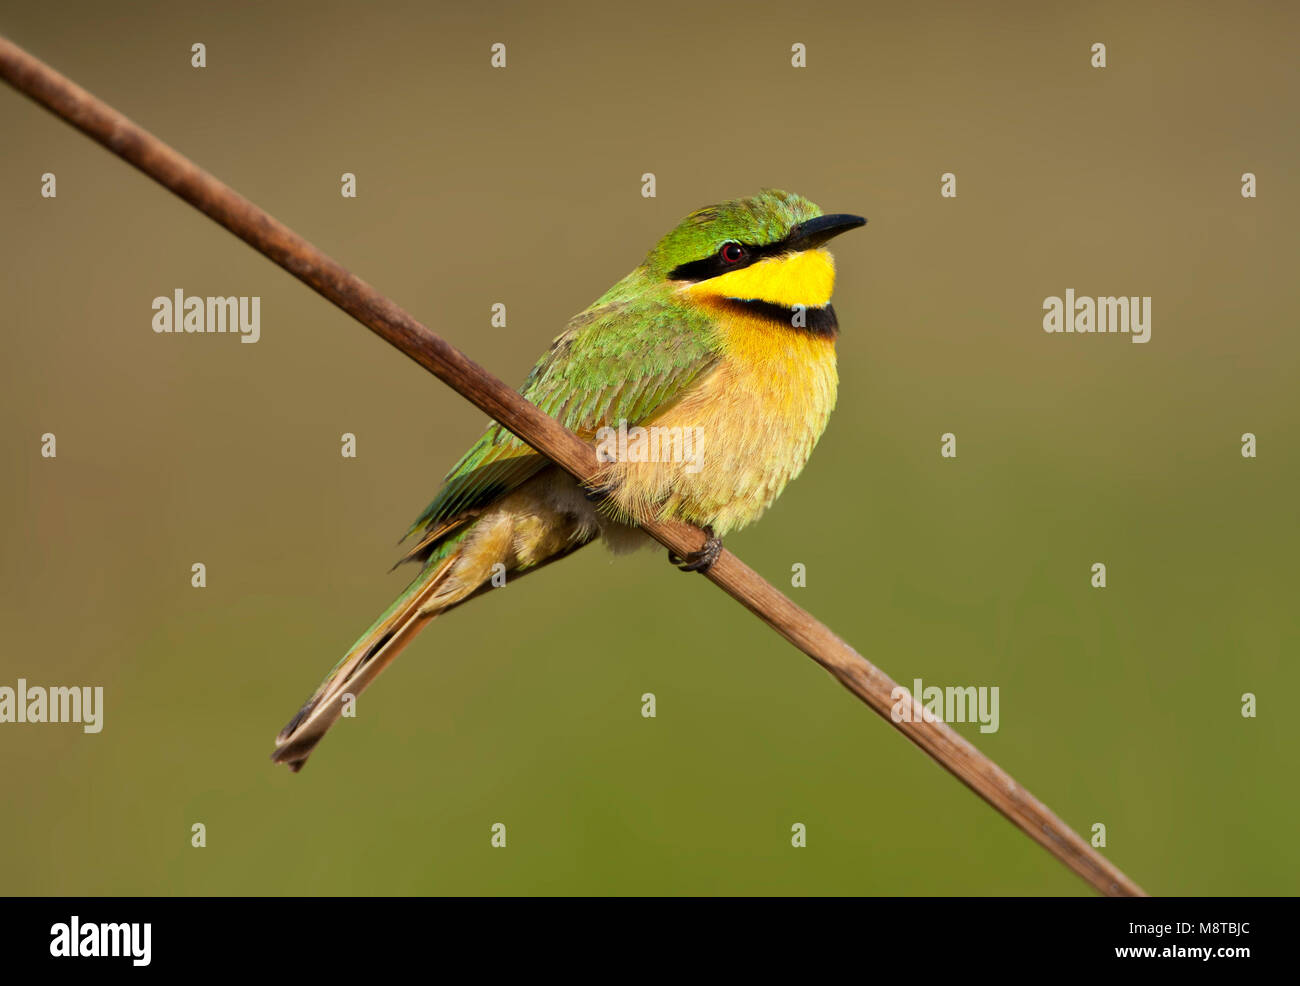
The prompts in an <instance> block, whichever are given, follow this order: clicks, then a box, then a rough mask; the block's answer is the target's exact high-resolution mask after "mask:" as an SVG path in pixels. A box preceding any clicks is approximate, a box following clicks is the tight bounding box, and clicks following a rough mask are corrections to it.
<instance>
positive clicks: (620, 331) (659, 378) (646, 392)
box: [407, 288, 718, 549]
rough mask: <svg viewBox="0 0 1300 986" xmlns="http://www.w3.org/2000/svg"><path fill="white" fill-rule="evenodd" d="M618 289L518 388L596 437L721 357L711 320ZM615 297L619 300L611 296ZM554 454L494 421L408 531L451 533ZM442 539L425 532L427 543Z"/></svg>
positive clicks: (645, 416) (646, 411)
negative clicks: (630, 296)
mask: <svg viewBox="0 0 1300 986" xmlns="http://www.w3.org/2000/svg"><path fill="white" fill-rule="evenodd" d="M617 292H618V289H617V288H616V289H615V290H614V291H611V292H610V294H609V295H607V296H606V297H605V298H602V299H601V301H599V302H597V303H596V304H595V305H593V306H592V307H591V308H589V309H588V310H587V311H585V312H583V313H582V314H580V315H577V316H575V317H574V318H573V319H572V320H571V321H570V322H569V325H568V327H567V328H566V329H565V330H564V332H562V333H561V334H560V335H559V336H557V337H556V339H555V341H554V342H553V343H552V344H551V349H550V351H549V352H548V353H547V354H546V355H545V356H543V357H542V358H541V360H539V361H538V363H537V365H536V366H534V367H533V370H532V372H531V373H530V374H529V375H528V380H527V381H526V382H525V383H524V386H523V387H522V388H520V392H521V393H522V394H523V395H524V396H525V397H527V398H528V400H530V401H532V403H534V404H536V405H537V406H538V407H539V408H541V409H542V410H543V411H545V412H546V413H547V414H549V415H551V416H552V417H553V418H556V419H557V420H559V421H560V422H561V423H562V424H563V425H564V426H565V427H566V428H568V429H569V430H570V431H573V432H575V433H576V434H578V435H579V436H580V437H582V438H586V439H591V438H593V437H594V435H595V433H596V431H597V430H599V429H600V428H601V427H603V426H605V425H609V426H611V427H616V426H617V425H618V422H619V421H620V420H621V419H626V421H627V423H628V425H629V426H631V425H635V424H638V423H640V422H643V421H646V420H649V419H650V418H653V417H654V416H655V415H656V414H658V413H659V412H661V411H663V410H665V409H666V408H668V407H670V406H672V405H673V404H674V403H676V402H677V401H678V400H680V399H681V396H682V395H683V394H684V393H685V392H686V391H687V389H688V388H689V387H690V385H691V384H692V383H693V382H694V381H695V380H697V379H698V378H699V377H700V376H701V375H702V374H703V373H704V372H705V371H707V370H708V369H709V368H710V367H712V366H713V364H714V363H715V362H716V360H717V356H718V354H717V352H716V351H715V350H714V348H713V339H712V335H711V326H710V323H709V322H708V320H707V319H706V318H705V317H703V316H702V315H700V314H699V313H697V312H694V311H692V310H691V309H690V308H687V307H685V306H681V305H677V304H674V303H673V301H672V299H671V298H665V299H663V300H659V301H647V300H646V299H645V298H644V297H642V298H640V299H636V300H632V299H627V298H620V297H618V295H617ZM611 299H612V300H611ZM548 462H549V460H548V459H547V458H546V457H545V456H542V455H540V454H538V453H537V452H535V451H533V449H532V448H530V447H529V446H528V445H527V444H525V443H524V442H522V441H520V440H519V439H518V438H516V437H515V436H514V435H512V434H511V433H510V432H509V431H507V430H506V429H505V428H503V427H502V426H501V425H499V424H496V423H495V422H493V424H492V425H491V426H490V427H489V428H488V430H487V432H486V434H484V435H483V437H482V438H480V439H479V440H478V442H477V443H476V444H475V445H474V447H473V448H471V449H470V450H469V451H468V452H466V453H465V455H464V457H463V458H462V459H461V460H460V462H458V463H457V464H456V466H455V468H453V469H452V470H451V472H450V473H448V474H447V477H446V479H445V480H444V485H443V487H442V489H441V490H440V491H439V493H438V495H437V496H436V497H435V498H434V500H433V502H432V503H430V504H429V506H428V507H427V508H425V511H424V513H423V514H421V515H420V518H419V519H418V520H417V521H416V522H415V523H414V524H413V525H412V526H411V529H410V531H408V532H407V536H410V534H412V533H414V532H415V531H417V530H419V529H420V528H421V527H423V528H425V529H426V530H428V531H429V532H431V533H432V532H435V531H438V530H439V529H444V530H445V531H446V533H447V534H450V533H451V531H452V530H454V529H455V528H456V527H458V526H460V525H459V524H458V523H456V522H457V520H458V518H463V517H464V516H465V515H466V514H467V513H468V512H470V511H474V510H476V509H479V508H482V507H485V506H487V505H488V504H491V503H493V502H495V501H496V500H497V499H499V498H500V497H502V496H503V495H505V494H506V493H508V492H510V491H511V490H513V489H515V488H516V487H518V486H519V485H520V484H522V483H524V482H525V481H527V480H528V479H531V478H532V477H533V476H535V475H536V474H537V473H538V472H540V471H541V470H542V469H543V468H545V467H546V465H547V464H548ZM438 540H441V538H440V537H439V536H438V535H436V534H435V535H434V536H432V537H429V536H426V538H425V540H424V542H423V543H422V544H421V545H420V548H421V549H431V548H432V547H434V546H435V545H436V542H437V541H438Z"/></svg>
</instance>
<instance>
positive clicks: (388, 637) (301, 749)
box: [271, 552, 460, 773]
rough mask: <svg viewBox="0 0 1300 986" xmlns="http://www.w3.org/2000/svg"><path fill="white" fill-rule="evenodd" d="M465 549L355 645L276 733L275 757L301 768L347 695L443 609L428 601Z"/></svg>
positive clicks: (420, 581)
mask: <svg viewBox="0 0 1300 986" xmlns="http://www.w3.org/2000/svg"><path fill="white" fill-rule="evenodd" d="M459 557H460V555H459V552H458V553H456V554H453V555H451V556H450V557H448V558H446V559H444V560H442V561H440V562H438V563H437V564H436V565H435V566H434V567H432V568H430V569H428V570H427V571H425V572H424V573H422V574H421V575H420V576H419V577H418V578H417V579H416V580H415V581H414V582H412V583H411V585H410V586H409V587H408V588H407V589H406V591H405V592H403V593H402V595H401V596H399V597H398V599H397V601H396V602H394V603H393V605H392V606H390V607H389V608H388V611H387V612H385V613H384V615H383V616H381V617H380V618H379V619H378V621H376V623H375V625H374V626H372V627H371V628H370V629H369V630H367V631H366V632H365V634H363V635H362V637H361V639H360V640H358V641H357V642H356V643H355V644H353V645H352V648H351V649H350V650H349V651H348V652H347V654H346V655H344V657H343V660H341V661H340V662H339V663H338V664H337V665H335V666H334V669H333V670H332V671H331V672H330V673H329V675H328V676H326V678H325V680H324V681H323V682H322V683H321V686H320V687H319V688H318V689H316V693H315V694H314V695H312V697H311V698H309V699H308V700H307V702H306V704H305V705H303V707H302V708H301V709H300V710H299V711H298V714H297V715H296V716H294V717H293V719H291V720H290V721H289V724H288V725H286V726H285V727H284V729H282V730H280V734H279V735H278V736H277V737H276V738H275V742H276V747H275V752H274V753H272V754H271V759H272V760H273V761H275V762H276V763H283V764H287V765H288V767H289V769H290V770H292V771H294V772H295V773H297V772H298V771H299V770H301V769H302V766H303V764H304V763H306V762H307V757H309V756H310V755H311V752H312V750H313V749H315V747H316V744H317V743H319V742H320V741H321V738H322V737H323V736H324V735H325V733H326V732H327V731H328V730H329V728H330V727H331V726H332V725H334V723H335V722H337V721H338V718H339V716H340V715H342V713H343V698H344V696H345V695H352V696H357V695H360V694H361V692H362V691H363V690H364V689H365V688H366V686H367V685H369V684H370V683H371V682H372V681H374V680H375V678H376V677H378V675H379V673H380V672H381V671H383V670H384V668H386V667H388V665H389V664H390V663H392V661H393V658H395V657H397V655H398V654H400V653H401V651H402V648H404V647H405V646H406V645H407V644H408V643H410V642H411V640H412V639H413V638H414V637H415V635H416V634H417V633H419V632H420V630H421V629H423V628H424V626H425V624H427V623H428V622H429V621H430V620H432V619H433V618H434V617H435V616H437V615H438V612H439V610H437V609H432V608H429V607H428V604H429V603H430V601H431V600H432V599H433V597H434V596H435V595H436V594H437V592H438V589H439V588H441V587H442V585H443V583H444V582H445V581H446V579H447V576H448V574H449V573H450V572H451V569H452V566H453V565H455V563H456V561H457V559H458V558H459Z"/></svg>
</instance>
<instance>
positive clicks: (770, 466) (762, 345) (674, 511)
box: [603, 315, 838, 536]
mask: <svg viewBox="0 0 1300 986" xmlns="http://www.w3.org/2000/svg"><path fill="white" fill-rule="evenodd" d="M718 324H719V331H720V332H721V334H722V337H723V338H722V343H723V345H722V346H721V347H720V348H721V351H722V352H724V353H725V354H726V356H725V357H724V358H723V359H722V360H721V361H720V362H719V363H718V364H717V365H716V366H715V367H714V368H713V369H712V370H711V371H710V372H709V374H708V375H707V376H706V377H705V378H704V379H703V380H701V381H700V382H699V383H698V384H697V385H696V386H695V387H693V388H692V389H691V391H690V392H689V393H688V394H687V395H686V396H685V397H683V399H682V400H681V401H679V402H678V403H677V404H675V405H674V406H673V407H672V408H670V409H669V410H668V411H666V412H665V413H663V414H662V415H660V416H659V417H657V418H655V419H654V420H652V421H649V422H646V423H645V426H644V427H645V428H646V430H647V432H649V433H650V436H651V439H652V440H651V442H650V448H651V450H654V449H655V447H656V446H655V443H654V441H653V436H654V429H655V428H659V429H661V431H660V434H669V435H671V436H672V441H667V440H665V441H663V442H661V443H660V444H659V446H658V448H659V450H660V452H661V453H662V452H664V451H665V450H671V451H672V452H673V453H674V456H669V458H673V457H675V453H676V449H677V448H679V447H680V446H679V445H678V444H677V442H676V438H677V433H676V432H675V431H674V429H682V434H683V435H684V434H686V433H687V431H688V430H690V433H691V435H693V436H695V438H696V439H697V441H695V442H693V443H692V444H691V446H690V447H689V448H687V449H686V450H685V451H686V452H687V453H689V455H683V456H681V459H682V460H683V461H648V462H628V461H623V462H616V463H612V464H611V465H610V466H609V467H607V471H606V474H605V476H604V477H603V479H604V483H605V485H606V486H607V488H612V490H613V494H612V496H611V504H612V507H613V509H614V511H615V516H616V517H621V518H624V519H630V520H637V519H641V518H646V517H653V516H658V517H660V518H674V519H680V520H686V521H689V522H691V523H693V524H699V525H706V524H707V525H710V526H712V528H713V530H714V532H715V533H716V534H718V535H719V536H723V535H725V534H726V533H728V532H729V531H734V530H738V529H739V528H741V527H743V526H745V525H746V524H749V523H752V522H753V521H755V520H757V519H758V517H759V516H761V515H762V513H763V512H764V511H765V510H766V509H767V508H768V507H769V506H770V505H771V504H772V501H773V500H775V499H776V498H777V496H779V495H780V493H781V491H782V490H783V489H785V486H786V484H787V483H788V482H790V480H792V479H793V478H794V477H795V476H797V475H799V473H800V471H801V470H802V469H803V467H804V465H805V464H806V463H807V462H808V457H809V456H810V455H811V454H812V450H813V447H814V446H815V445H816V444H817V440H818V439H819V438H820V437H821V434H822V432H823V431H824V430H825V428H826V423H827V420H828V419H829V418H830V414H831V411H832V410H833V409H834V407H835V394H836V386H837V382H838V378H837V375H836V371H835V340H834V338H833V337H831V336H827V335H819V334H815V333H811V332H808V331H806V330H801V329H795V328H792V327H790V326H789V325H788V324H786V323H785V322H783V321H774V320H771V319H767V318H763V317H760V316H752V315H727V316H726V317H723V318H720V319H719V323H718ZM659 458H660V459H661V460H662V459H663V458H665V456H664V455H663V454H661V455H660V456H659Z"/></svg>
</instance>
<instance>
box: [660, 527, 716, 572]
mask: <svg viewBox="0 0 1300 986" xmlns="http://www.w3.org/2000/svg"><path fill="white" fill-rule="evenodd" d="M704 533H705V534H707V535H708V537H707V538H706V539H705V541H704V546H703V547H702V548H700V549H699V550H698V551H692V552H690V553H689V554H687V555H686V557H685V558H682V557H679V556H678V555H676V554H674V553H673V552H671V551H670V552H668V560H669V561H670V562H672V563H673V564H674V565H676V566H677V567H678V568H679V569H681V570H682V571H683V572H707V571H708V570H709V569H710V568H712V567H713V563H714V562H715V561H717V560H718V556H719V555H720V554H722V538H720V537H718V536H717V535H716V534H714V533H713V528H711V527H706V528H705V529H704Z"/></svg>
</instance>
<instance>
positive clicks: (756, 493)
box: [271, 189, 866, 773]
mask: <svg viewBox="0 0 1300 986" xmlns="http://www.w3.org/2000/svg"><path fill="white" fill-rule="evenodd" d="M865 223H866V219H864V218H862V217H861V216H855V215H848V214H843V213H836V214H830V215H827V214H824V213H823V212H822V210H821V209H820V208H819V207H817V206H816V205H814V204H813V203H812V202H810V201H809V200H807V199H805V198H803V197H802V196H799V195H796V194H793V193H790V192H786V191H782V190H780V189H764V190H763V191H761V192H760V193H759V194H757V195H752V196H748V197H744V198H738V199H732V200H729V201H725V202H721V203H718V204H716V205H711V206H707V207H705V208H702V209H697V210H696V211H694V212H692V213H691V214H690V215H688V216H687V217H686V218H685V219H683V220H682V221H681V223H679V224H678V225H677V226H676V227H675V228H674V229H673V230H672V231H671V232H669V233H668V234H667V235H666V236H664V237H663V238H662V239H661V240H659V242H658V243H657V244H655V246H654V248H653V249H652V250H651V251H650V252H649V254H647V255H646V257H645V259H644V260H643V261H642V262H641V264H640V265H639V266H637V267H636V268H635V269H634V270H633V271H632V272H631V273H629V274H628V275H627V276H626V277H624V278H623V279H622V280H620V281H619V282H618V283H616V284H615V285H614V286H613V287H612V288H610V289H609V290H608V291H606V292H605V293H604V294H603V295H601V297H600V298H598V299H597V300H596V301H595V302H594V303H593V304H592V305H591V306H590V307H588V308H587V309H586V310H585V311H582V312H580V313H579V314H577V315H575V316H574V317H573V318H572V319H570V320H569V322H568V324H567V325H566V326H565V328H564V331H563V332H561V333H560V334H559V335H558V336H557V337H556V338H555V339H554V341H553V342H552V343H551V346H550V349H549V350H548V351H547V352H546V354H545V355H543V356H542V358H541V359H540V360H538V362H537V363H536V365H535V366H534V367H533V369H532V371H531V372H530V373H529V375H528V378H527V380H526V381H525V383H524V385H523V386H522V387H521V388H520V393H521V394H522V395H523V396H524V397H525V398H526V399H528V400H529V401H531V402H532V403H533V404H535V405H536V406H537V407H539V408H540V409H541V410H543V411H545V412H546V413H547V414H549V415H551V416H552V417H554V418H556V419H557V420H558V421H560V422H561V423H562V424H563V425H565V427H567V428H569V429H570V430H571V431H573V432H574V433H575V434H577V435H578V436H579V437H580V438H582V439H583V440H585V441H588V442H590V443H592V444H593V446H595V447H596V449H597V461H598V463H600V465H599V470H598V472H597V474H596V476H595V478H594V479H593V480H591V481H589V482H588V483H586V484H581V483H579V482H578V480H576V479H574V478H573V477H572V476H570V475H569V474H568V473H566V472H564V471H563V470H562V469H561V468H560V467H559V466H557V465H555V464H554V463H552V462H551V461H550V460H548V459H547V458H546V457H544V456H542V455H541V454H539V453H538V452H536V451H535V450H533V449H532V448H531V447H530V446H528V445H527V444H525V443H524V442H523V441H522V440H520V439H519V438H517V437H515V436H514V435H513V434H512V433H511V432H509V431H508V430H506V429H505V428H504V427H503V426H501V425H500V424H498V423H496V422H489V426H488V428H487V431H486V432H485V433H484V434H483V436H482V437H481V438H480V439H479V440H478V442H477V443H475V444H474V445H473V447H471V448H470V450H469V451H468V452H466V453H465V455H464V456H463V457H462V458H461V459H460V461H459V462H457V463H456V465H455V466H454V467H453V468H452V469H451V471H450V472H449V473H448V474H447V476H446V478H445V480H444V482H443V485H442V488H441V489H440V490H439V491H438V493H437V495H436V496H435V497H434V498H433V501H432V502H431V503H430V504H429V505H428V507H427V508H426V509H425V510H424V512H423V513H422V514H421V515H420V516H419V518H418V519H417V520H416V521H415V523H414V524H412V525H411V527H410V529H409V530H408V531H407V533H406V536H405V537H404V538H403V539H402V542H399V544H401V543H404V542H407V541H408V540H410V539H414V543H413V544H412V545H411V546H410V547H409V549H408V550H407V551H406V553H405V555H404V556H403V557H402V559H401V560H400V561H399V564H401V563H402V562H411V563H415V564H418V565H419V566H420V570H419V574H418V575H417V576H416V577H415V579H414V580H413V581H412V582H411V583H410V585H409V586H407V588H406V589H405V590H404V591H403V592H402V594H401V595H400V596H398V598H397V599H396V600H395V601H394V602H393V604H392V605H391V606H390V607H389V608H388V609H387V610H386V611H385V612H384V613H383V615H382V616H380V617H379V619H378V620H376V621H375V623H374V624H373V625H372V626H371V627H370V628H369V629H368V630H367V631H366V632H365V633H364V634H362V636H361V637H360V639H358V640H357V642H356V643H355V644H353V645H352V647H351V648H350V649H349V650H348V651H347V653H346V654H345V655H344V657H343V658H342V659H341V660H340V661H339V662H338V664H336V665H335V666H334V668H332V669H331V671H330V672H329V674H328V675H327V676H326V677H325V680H324V681H323V682H322V683H321V685H320V686H319V687H318V688H317V690H316V691H315V693H313V695H312V696H311V697H310V698H309V699H308V700H307V702H306V703H305V704H304V705H303V706H302V708H301V709H300V710H299V712H298V713H297V714H296V715H295V716H294V717H293V718H292V719H291V720H290V721H289V723H288V724H287V725H286V726H285V727H284V728H283V729H282V730H281V731H280V733H279V734H278V735H277V736H276V740H275V742H276V745H275V750H274V752H273V753H272V755H271V759H272V760H273V761H274V762H276V763H281V764H285V765H287V766H288V767H289V768H290V769H291V770H292V771H294V772H295V773H296V772H297V771H299V770H301V769H302V767H303V765H304V764H305V763H306V761H307V758H308V757H309V756H310V754H311V753H312V751H313V750H314V748H315V747H316V744H317V743H319V742H320V740H321V738H322V737H323V736H324V735H325V733H326V731H327V730H328V729H329V728H330V726H332V725H333V724H334V723H335V722H336V721H337V720H338V719H339V717H340V716H341V715H342V714H343V712H344V709H345V702H346V701H347V700H348V699H349V698H351V700H352V701H355V696H357V695H359V694H360V693H361V691H362V689H364V688H365V687H367V686H368V685H369V684H370V683H371V682H372V681H373V680H374V679H375V677H376V676H377V675H378V674H379V673H380V672H381V671H382V670H383V669H384V668H386V667H387V666H388V664H389V663H391V661H392V660H393V659H394V658H395V657H396V656H397V654H398V653H399V652H400V651H401V650H402V649H403V648H405V647H406V645H407V644H409V643H410V642H411V640H412V639H413V638H414V637H415V635H416V634H417V633H419V632H420V630H422V629H423V628H424V627H425V626H427V625H428V623H429V622H430V621H431V620H433V619H434V617H436V616H438V615H439V614H441V613H445V612H447V611H448V610H451V609H453V608H454V607H457V606H459V605H461V604H462V603H464V602H467V601H469V600H470V599H472V598H474V597H475V596H477V595H479V594H481V593H483V592H486V591H488V590H490V589H491V588H493V587H495V586H500V585H501V584H503V582H504V581H507V580H508V581H513V580H514V579H515V578H517V577H519V576H521V575H523V574H527V573H530V572H532V571H535V570H537V569H540V568H542V567H543V566H545V565H548V564H550V563H552V562H555V561H559V560H560V559H562V558H565V557H567V556H568V555H570V554H572V553H573V552H575V551H577V550H578V549H579V548H582V547H584V546H585V545H587V544H590V543H591V542H593V541H595V540H603V541H604V542H605V543H606V544H607V546H608V547H609V548H610V549H611V550H612V551H613V552H615V553H616V554H617V553H623V552H626V551H631V550H634V549H636V548H638V547H641V546H643V545H645V544H649V543H651V542H650V539H649V537H648V536H647V535H646V534H645V533H644V532H643V531H642V530H640V525H641V524H643V523H645V522H646V521H648V520H679V521H685V522H688V523H691V524H695V525H697V526H699V527H701V528H703V529H704V531H705V534H706V535H707V540H706V541H705V543H704V546H703V547H702V548H700V549H699V550H698V551H696V552H693V553H691V554H689V555H687V556H686V557H684V558H678V557H676V556H674V555H672V554H671V553H670V555H669V557H670V558H671V559H672V560H673V561H674V562H676V563H677V564H678V566H679V567H680V568H682V569H683V570H684V571H706V570H707V569H708V568H709V566H710V565H712V564H713V562H714V561H715V560H716V559H717V557H718V555H719V553H720V552H721V549H722V539H723V537H725V536H726V535H727V534H730V533H732V532H734V531H737V530H739V529H741V528H742V527H744V526H745V525H747V524H750V523H752V522H753V521H755V520H757V519H758V518H759V516H761V515H762V514H763V513H764V511H766V510H767V508H768V507H769V506H770V505H771V504H772V502H773V501H774V500H775V499H776V498H777V497H778V496H779V495H780V493H781V492H782V490H783V489H784V488H785V487H786V484H787V483H789V482H790V480H792V479H794V478H795V477H796V476H797V475H798V474H799V473H800V472H801V471H802V470H803V468H804V465H805V464H806V463H807V461H808V459H809V456H810V455H811V454H812V451H813V447H814V446H815V445H816V444H817V441H818V439H819V438H820V437H821V435H822V433H823V431H824V430H825V428H826V425H827V422H828V420H829V418H830V415H831V412H832V410H833V409H834V406H835V399H836V392H837V389H838V374H837V370H836V359H835V343H836V337H837V336H838V333H839V324H838V320H837V317H836V314H835V309H834V308H833V307H832V305H831V292H832V290H833V288H834V285H835V261H834V258H833V257H832V256H831V253H830V251H829V250H828V249H827V246H826V244H827V243H828V242H829V241H830V240H831V239H832V238H833V237H835V236H838V235H839V234H841V233H844V232H846V231H847V230H850V229H854V228H856V227H859V226H862V225H864V224H865ZM655 453H658V454H655ZM394 567H396V566H394Z"/></svg>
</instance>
